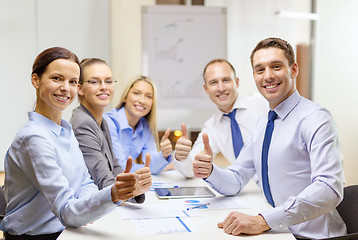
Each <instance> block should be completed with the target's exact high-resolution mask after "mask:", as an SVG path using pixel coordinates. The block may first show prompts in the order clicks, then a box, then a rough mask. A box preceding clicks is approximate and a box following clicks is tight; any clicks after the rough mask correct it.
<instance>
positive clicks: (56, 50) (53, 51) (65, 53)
mask: <svg viewBox="0 0 358 240" xmlns="http://www.w3.org/2000/svg"><path fill="white" fill-rule="evenodd" d="M57 59H67V60H71V61H73V62H75V63H77V64H78V66H79V67H80V61H79V60H78V57H77V56H76V55H75V54H74V53H73V52H71V51H70V50H68V49H66V48H62V47H52V48H48V49H46V50H44V51H43V52H41V53H40V54H39V55H38V56H37V57H36V59H35V61H34V64H33V65H32V73H31V74H37V76H39V77H41V76H42V74H43V73H44V72H45V71H46V68H47V66H48V65H49V64H50V63H52V62H53V61H55V60H57Z"/></svg>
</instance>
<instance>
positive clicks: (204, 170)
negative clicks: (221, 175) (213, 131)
mask: <svg viewBox="0 0 358 240" xmlns="http://www.w3.org/2000/svg"><path fill="white" fill-rule="evenodd" d="M203 143H204V150H203V151H201V152H199V153H198V154H196V155H195V159H194V162H193V172H194V176H195V177H198V178H207V177H209V176H210V174H211V171H212V170H213V151H212V150H211V147H210V144H209V137H208V135H207V134H206V133H203Z"/></svg>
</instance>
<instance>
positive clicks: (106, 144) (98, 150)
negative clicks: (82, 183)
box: [70, 105, 145, 202]
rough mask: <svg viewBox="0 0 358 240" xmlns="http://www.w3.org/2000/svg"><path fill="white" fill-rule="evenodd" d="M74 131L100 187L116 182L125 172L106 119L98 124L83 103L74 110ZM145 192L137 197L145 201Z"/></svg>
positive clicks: (72, 121) (91, 172) (72, 120)
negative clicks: (113, 146) (114, 149)
mask: <svg viewBox="0 0 358 240" xmlns="http://www.w3.org/2000/svg"><path fill="white" fill-rule="evenodd" d="M70 123H71V124H72V128H73V131H74V133H75V136H76V138H77V141H78V143H79V146H80V149H81V151H82V153H83V158H84V160H85V162H86V165H87V168H88V170H89V173H90V175H91V177H92V179H93V181H94V182H95V184H96V185H97V186H98V188H99V189H102V188H105V187H107V186H109V185H111V184H113V183H114V181H115V177H116V176H117V175H118V174H119V173H121V172H123V170H122V168H121V166H120V165H119V163H118V160H117V158H115V156H114V154H113V150H112V141H111V136H110V134H109V131H108V126H107V123H106V121H105V120H104V119H103V120H102V124H101V126H98V124H97V122H96V120H95V118H94V116H93V115H92V114H91V113H90V111H88V110H87V109H86V108H85V107H84V106H83V105H80V106H79V107H78V108H76V109H74V110H73V113H72V117H71V120H70ZM144 198H145V196H144V194H142V195H140V196H138V197H136V198H135V200H136V202H144Z"/></svg>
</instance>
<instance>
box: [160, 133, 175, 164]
mask: <svg viewBox="0 0 358 240" xmlns="http://www.w3.org/2000/svg"><path fill="white" fill-rule="evenodd" d="M169 134H170V129H169V128H168V129H167V130H166V131H165V133H164V136H163V137H162V140H160V151H162V154H163V157H164V158H168V156H169V155H170V154H172V149H173V146H172V143H171V142H170V140H169V138H168V137H169Z"/></svg>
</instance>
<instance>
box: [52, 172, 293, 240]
mask: <svg viewBox="0 0 358 240" xmlns="http://www.w3.org/2000/svg"><path fill="white" fill-rule="evenodd" d="M152 178H153V186H156V185H157V184H158V183H160V184H167V185H176V186H190V187H192V186H208V187H209V185H208V184H207V183H206V182H205V181H203V180H202V179H198V178H192V179H186V178H184V177H183V176H182V175H181V174H180V173H179V172H177V171H176V170H171V171H165V172H162V173H160V174H159V175H157V176H154V175H153V177H152ZM209 188H210V187H209ZM210 189H211V190H212V191H213V192H214V193H215V194H216V196H217V197H222V195H221V194H219V193H217V192H216V191H215V190H213V189H212V188H210ZM238 198H239V199H240V201H241V200H242V201H243V202H244V203H246V204H247V205H248V206H249V207H246V208H242V209H202V210H201V209H200V210H197V211H196V212H199V216H193V217H190V221H191V222H192V223H194V224H195V226H196V228H197V231H193V232H185V233H171V234H154V235H140V234H138V233H137V232H136V230H135V227H134V226H133V222H132V221H131V220H129V219H127V220H126V219H121V212H120V208H121V207H123V206H118V207H117V208H116V209H115V210H113V211H112V212H110V213H108V214H107V215H105V216H104V217H102V218H100V219H98V220H96V221H95V222H93V223H91V224H88V225H86V226H83V227H80V228H66V229H65V230H64V231H63V232H62V234H61V235H60V236H59V238H58V239H60V240H66V239H67V240H68V239H71V240H75V239H76V240H81V239H86V240H91V239H97V240H98V239H108V240H109V239H123V240H132V239H133V240H136V239H141V240H146V239H148V240H150V239H156V240H160V239H174V240H175V239H203V240H211V239H212V240H214V239H215V240H217V239H250V240H251V239H253V240H254V239H263V240H264V239H275V240H280V239H284V240H289V239H295V237H294V236H293V235H292V234H291V233H290V231H289V230H288V229H287V228H286V229H283V230H280V231H272V230H271V231H268V232H265V233H263V234H260V235H240V236H233V235H229V234H227V233H225V232H224V230H223V229H220V228H218V227H217V223H218V222H221V221H223V220H224V219H225V217H226V216H227V215H228V214H229V213H230V212H231V211H233V210H235V211H239V212H242V213H245V214H250V215H257V214H258V212H260V211H262V210H264V209H268V208H271V206H270V205H269V204H268V203H267V201H266V200H265V198H264V195H263V194H262V192H261V191H260V189H259V187H258V186H257V185H256V183H255V182H254V181H253V180H251V181H250V182H249V183H248V184H247V185H246V186H245V188H244V189H243V190H242V191H241V192H240V194H239V195H238ZM168 201H171V200H163V199H159V198H158V197H157V196H156V194H155V192H154V191H149V192H148V193H146V200H145V202H144V203H143V204H141V206H140V207H141V208H146V207H148V208H149V207H151V206H154V205H155V206H160V205H161V204H162V205H163V207H164V206H167V205H166V204H167V203H168ZM125 204H131V203H125ZM133 205H138V204H133Z"/></svg>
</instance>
